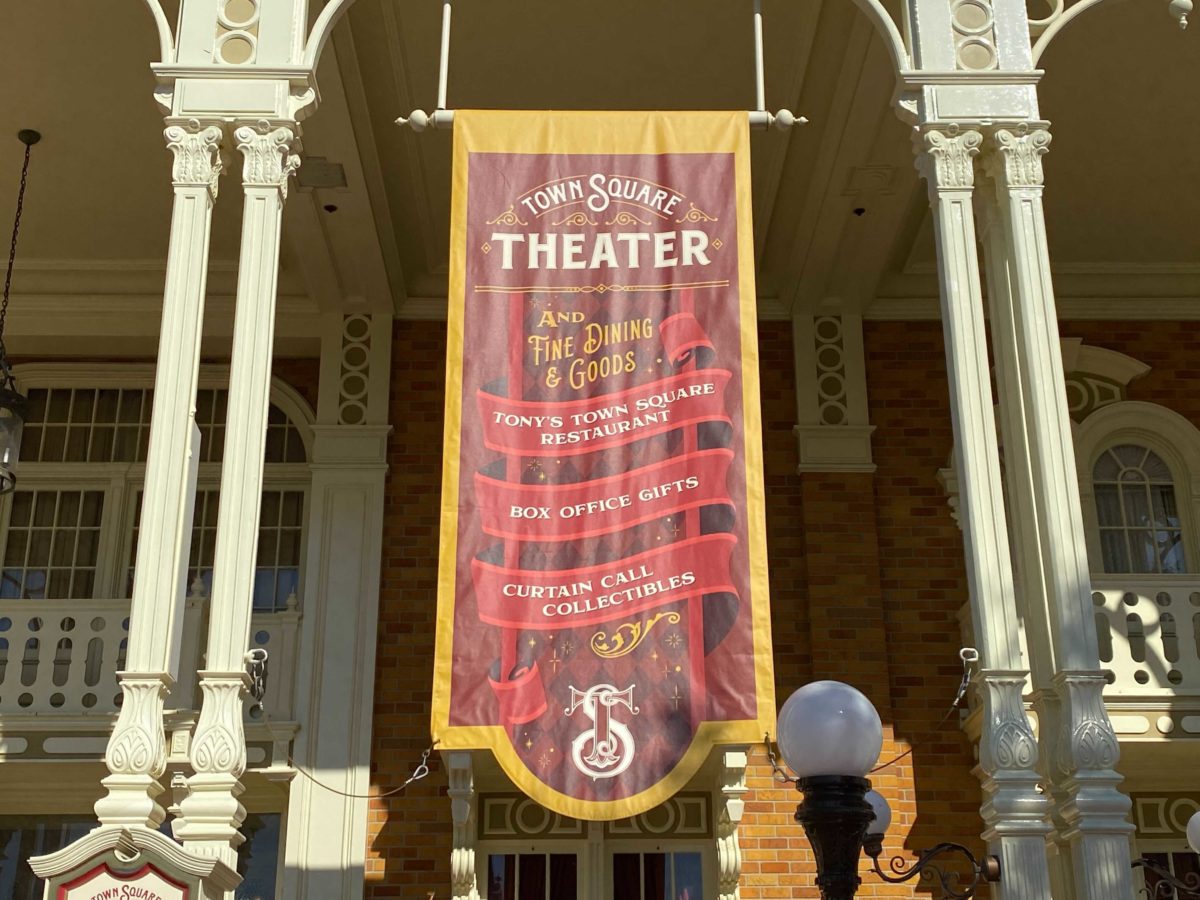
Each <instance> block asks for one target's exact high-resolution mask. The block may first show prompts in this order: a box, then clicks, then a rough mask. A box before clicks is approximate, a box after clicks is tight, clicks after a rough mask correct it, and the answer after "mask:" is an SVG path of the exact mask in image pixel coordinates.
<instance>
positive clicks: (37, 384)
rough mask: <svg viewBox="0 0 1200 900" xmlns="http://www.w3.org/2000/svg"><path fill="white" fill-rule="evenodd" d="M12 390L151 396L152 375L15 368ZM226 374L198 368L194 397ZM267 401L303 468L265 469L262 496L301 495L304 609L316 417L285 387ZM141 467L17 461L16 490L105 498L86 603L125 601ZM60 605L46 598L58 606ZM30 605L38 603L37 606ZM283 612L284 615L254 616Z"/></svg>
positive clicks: (4, 515)
mask: <svg viewBox="0 0 1200 900" xmlns="http://www.w3.org/2000/svg"><path fill="white" fill-rule="evenodd" d="M14 375H15V377H16V380H17V386H18V389H19V390H21V391H22V392H24V393H27V392H28V391H30V390H34V389H61V390H70V389H72V388H109V389H125V390H153V389H154V376H155V368H154V366H153V365H152V364H147V363H102V364H92V363H27V364H24V365H21V366H18V367H16V368H15V371H14ZM228 383H229V368H228V366H219V365H202V366H201V367H200V370H199V373H198V377H197V389H198V390H214V389H215V390H223V389H226V388H227V387H228ZM270 402H271V404H272V405H273V406H275V407H277V408H278V409H279V410H280V411H281V412H282V413H283V414H284V416H285V417H286V418H287V420H288V421H289V422H290V423H291V424H292V425H293V426H294V427H295V428H296V430H297V431H298V432H299V435H300V439H301V442H302V444H303V447H304V455H305V459H306V462H302V463H300V462H292V463H266V464H265V467H264V470H263V489H264V491H267V490H281V491H298V492H300V493H301V494H302V503H303V507H302V509H301V514H300V519H301V523H302V525H301V537H300V556H299V561H298V563H297V569H298V572H297V589H296V598H297V603H298V604H299V605H302V597H303V592H304V575H305V565H306V561H307V553H308V530H309V529H308V519H309V515H310V512H311V507H310V500H311V484H312V469H311V460H312V448H313V425H314V422H315V416H314V415H313V412H312V409H311V408H310V407H309V405H308V403H307V402H306V401H305V400H304V399H303V397H301V395H300V394H299V393H298V392H297V391H296V390H295V389H294V388H292V387H291V386H290V385H288V384H286V383H285V382H283V381H280V380H279V379H278V378H275V377H272V379H271V391H270ZM145 473H146V464H145V463H144V462H28V461H26V462H21V463H19V468H18V487H17V490H18V491H25V490H56V491H84V490H94V491H101V492H103V493H104V506H103V510H102V512H101V524H100V538H99V545H98V547H97V560H96V572H95V576H94V586H93V590H92V596H91V597H90V598H86V599H85V598H80V599H79V600H78V601H77V602H80V603H86V602H87V601H88V600H89V599H90V600H93V601H94V600H107V599H124V598H127V597H128V595H129V591H128V589H127V587H126V582H125V579H126V577H127V572H128V570H129V568H130V564H129V560H130V559H131V553H132V541H133V533H134V526H135V524H136V523H135V522H134V516H135V513H136V509H137V505H138V504H137V498H138V494H139V493H140V492H141V491H142V490H143V488H144V485H145ZM220 473H221V464H220V463H218V462H205V463H201V464H200V465H199V466H198V477H197V481H196V488H197V491H201V490H209V491H217V490H219V489H220ZM11 509H12V501H11V495H9V496H7V497H5V498H0V551H2V549H3V548H4V547H5V546H6V545H7V539H8V533H9V517H10V513H11ZM62 599H64V598H50V597H48V598H47V600H50V601H56V600H62ZM35 602H36V601H35ZM256 611H257V612H263V613H266V612H282V611H283V610H282V609H275V610H265V609H262V610H256Z"/></svg>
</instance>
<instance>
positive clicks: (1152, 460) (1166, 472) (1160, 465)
mask: <svg viewBox="0 0 1200 900" xmlns="http://www.w3.org/2000/svg"><path fill="white" fill-rule="evenodd" d="M1142 471H1143V472H1145V473H1146V477H1147V478H1149V479H1150V480H1151V481H1153V482H1155V483H1158V484H1172V483H1173V482H1174V481H1175V479H1174V478H1173V477H1172V476H1171V470H1170V469H1169V468H1168V467H1167V464H1166V463H1165V462H1163V459H1162V457H1161V456H1159V455H1158V454H1157V453H1152V452H1150V451H1149V450H1147V451H1146V461H1145V462H1143V463H1142Z"/></svg>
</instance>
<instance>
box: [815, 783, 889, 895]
mask: <svg viewBox="0 0 1200 900" xmlns="http://www.w3.org/2000/svg"><path fill="white" fill-rule="evenodd" d="M796 787H797V788H798V789H799V790H800V792H801V793H803V794H804V801H803V802H802V803H801V804H800V806H799V807H797V808H796V821H797V822H799V823H800V824H801V825H802V826H804V833H805V834H806V835H807V836H808V842H809V843H810V844H811V845H812V848H813V855H814V856H815V857H816V860H817V887H818V888H819V889H820V891H821V897H822V900H853V897H854V895H855V894H856V893H857V892H858V886H859V885H860V884H861V883H862V879H861V878H859V877H858V861H859V857H860V856H861V855H862V847H863V840H864V839H865V838H866V835H867V826H869V825H870V824H871V821H872V820H873V819H874V818H875V814H874V812H872V810H871V805H870V804H869V803H868V802H867V801H866V795H867V791H869V790H870V789H871V782H869V781H867V779H865V778H856V777H854V776H851V775H815V776H812V777H810V778H801V779H799V780H798V781H797V782H796Z"/></svg>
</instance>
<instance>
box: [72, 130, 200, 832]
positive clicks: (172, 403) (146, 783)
mask: <svg viewBox="0 0 1200 900" xmlns="http://www.w3.org/2000/svg"><path fill="white" fill-rule="evenodd" d="M221 135H222V132H221V129H220V128H219V127H218V126H216V125H201V124H200V123H199V122H197V121H195V120H192V121H189V122H187V123H185V124H184V123H180V124H172V125H170V126H169V127H168V128H167V129H166V131H165V132H164V136H165V137H166V140H167V146H168V147H169V148H170V149H171V151H172V152H173V153H174V154H175V164H174V169H173V173H172V174H173V181H174V184H175V201H174V207H173V210H172V213H171V237H170V244H169V247H168V250H167V276H166V289H165V291H164V293H163V309H162V323H161V325H160V332H159V344H158V363H157V368H156V372H155V382H154V406H153V411H152V413H151V420H150V447H149V451H148V454H147V458H146V482H145V488H144V491H143V494H142V513H141V523H140V528H139V530H138V533H139V535H140V538H139V542H138V550H137V560H136V576H135V579H134V585H133V600H132V602H131V605H130V612H129V645H128V649H127V655H126V664H125V665H126V668H125V671H123V672H121V673H119V674H118V678H119V679H120V682H121V693H122V698H123V703H122V705H121V712H120V715H119V716H118V717H117V723H116V726H115V728H114V729H113V733H112V735H111V737H110V738H109V742H108V749H107V751H106V752H105V756H104V759H105V763H106V764H107V765H108V771H109V773H110V774H109V775H108V777H106V778H105V779H104V780H103V782H102V783H103V785H104V787H105V788H106V789H107V791H108V793H107V795H106V796H105V797H102V798H101V799H100V800H98V801H97V802H96V806H95V809H96V816H97V818H98V819H99V820H100V824H101V826H108V825H120V826H144V827H147V828H151V829H154V828H157V827H158V826H159V825H160V824H161V823H162V821H163V818H164V816H165V812H164V811H163V808H162V807H161V806H160V805H159V803H158V801H157V799H156V798H157V797H158V795H159V794H160V793H162V790H163V788H162V785H160V784H159V782H158V779H159V777H160V776H161V775H162V774H163V772H164V771H165V769H166V736H165V734H164V732H163V702H164V700H165V699H166V695H167V693H168V692H169V690H170V688H171V687H172V685H173V684H174V678H175V676H176V675H177V674H178V665H179V643H180V637H181V626H182V622H183V612H182V607H183V602H184V594H185V593H186V585H185V583H184V579H185V577H186V564H187V556H188V550H189V545H190V543H191V527H192V501H193V499H194V497H193V495H192V494H191V485H190V480H189V478H188V473H189V468H190V459H189V456H190V451H189V448H190V445H191V438H192V427H193V420H194V417H195V408H194V407H195V402H196V373H197V369H198V366H199V362H200V333H201V326H202V324H203V320H204V288H205V283H206V280H207V274H208V239H209V231H210V226H211V223H212V208H213V203H214V201H215V200H216V197H217V178H218V176H219V175H220V172H221V161H220V147H221Z"/></svg>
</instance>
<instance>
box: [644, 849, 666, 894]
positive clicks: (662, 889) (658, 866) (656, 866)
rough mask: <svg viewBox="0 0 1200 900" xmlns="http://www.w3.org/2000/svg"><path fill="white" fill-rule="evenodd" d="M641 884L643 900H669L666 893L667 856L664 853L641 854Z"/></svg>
mask: <svg viewBox="0 0 1200 900" xmlns="http://www.w3.org/2000/svg"><path fill="white" fill-rule="evenodd" d="M642 883H643V885H644V888H645V893H644V894H643V895H642V896H643V897H644V898H645V900H670V898H669V897H668V894H667V892H668V891H669V890H670V885H669V884H668V883H667V855H666V854H665V853H643V854H642Z"/></svg>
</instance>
